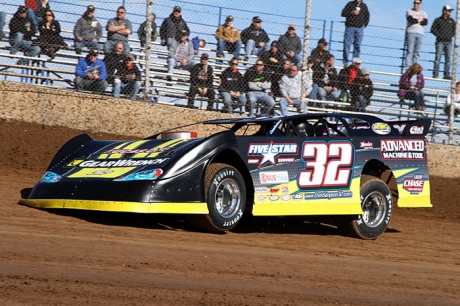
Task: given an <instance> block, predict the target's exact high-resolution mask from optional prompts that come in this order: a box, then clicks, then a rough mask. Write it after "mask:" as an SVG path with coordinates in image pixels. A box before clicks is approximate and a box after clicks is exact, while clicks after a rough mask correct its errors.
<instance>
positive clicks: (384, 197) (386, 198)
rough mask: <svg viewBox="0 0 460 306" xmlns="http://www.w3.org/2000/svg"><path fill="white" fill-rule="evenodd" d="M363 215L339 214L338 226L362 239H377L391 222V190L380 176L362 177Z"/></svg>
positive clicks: (347, 233)
mask: <svg viewBox="0 0 460 306" xmlns="http://www.w3.org/2000/svg"><path fill="white" fill-rule="evenodd" d="M361 207H362V208H363V212H364V213H363V214H362V215H357V216H355V215H353V216H337V217H336V218H335V219H336V223H337V227H338V228H339V229H340V230H341V231H342V232H343V233H345V234H346V235H349V236H352V237H357V238H361V239H376V238H377V237H379V236H380V235H382V234H383V233H384V232H385V230H386V229H387V227H388V225H389V224H390V220H391V216H392V214H393V201H392V196H391V191H390V189H389V188H388V186H387V184H385V183H384V182H383V181H382V180H381V179H379V178H378V177H374V176H370V175H362V177H361Z"/></svg>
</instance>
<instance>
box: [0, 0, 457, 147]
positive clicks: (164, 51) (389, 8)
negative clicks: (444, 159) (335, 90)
mask: <svg viewBox="0 0 460 306" xmlns="http://www.w3.org/2000/svg"><path fill="white" fill-rule="evenodd" d="M34 2H35V3H36V1H34V0H32V1H29V0H26V1H22V0H9V1H1V2H0V11H1V12H4V15H3V16H4V17H5V18H4V19H5V21H6V23H7V24H6V25H5V26H4V28H3V30H4V34H5V37H4V38H3V39H2V41H1V43H0V70H1V71H0V73H1V74H2V75H4V78H5V79H7V80H12V81H23V82H35V83H39V84H45V85H52V86H56V87H64V88H73V86H74V84H73V82H74V72H75V66H76V65H77V62H78V60H79V59H80V58H81V57H84V56H86V55H87V52H88V48H83V53H82V55H78V54H76V50H75V47H74V43H75V42H74V39H75V38H74V33H73V31H74V26H75V24H76V22H77V20H78V19H79V18H80V17H82V15H84V14H85V12H86V10H87V7H88V6H89V5H92V6H94V8H95V10H94V14H95V18H96V19H97V21H98V22H99V23H100V25H101V26H102V29H103V31H102V38H101V39H100V40H99V43H100V48H101V50H104V43H105V42H106V40H107V30H106V26H107V23H108V21H109V20H110V19H112V18H116V17H117V9H118V8H119V7H120V6H123V7H125V8H126V17H125V18H126V19H128V20H129V21H130V22H131V23H132V33H131V34H130V35H129V36H128V37H129V46H130V48H131V51H130V53H131V54H133V55H134V58H135V63H136V65H137V66H138V67H139V68H140V70H141V73H142V85H141V91H140V93H139V95H138V98H141V97H143V98H145V99H146V100H151V101H160V102H165V103H172V104H179V105H187V103H190V101H191V102H192V106H194V107H197V106H198V107H202V106H203V105H207V104H211V105H212V109H213V110H219V111H226V112H228V111H237V109H240V110H241V109H242V110H243V111H244V112H245V113H246V114H248V113H249V114H250V115H254V114H255V113H256V112H258V111H257V107H261V108H262V114H264V113H263V112H264V110H263V109H264V106H267V105H268V106H270V105H271V103H272V102H271V101H273V103H276V104H275V105H276V106H275V114H280V113H281V112H282V109H281V108H280V107H279V105H280V102H281V101H280V99H281V98H282V93H281V92H280V91H279V89H277V88H276V87H277V86H276V85H277V82H278V81H279V79H280V78H281V76H282V75H284V73H285V72H284V71H283V70H282V63H283V60H284V58H283V56H278V55H273V54H271V55H270V54H268V55H267V56H266V57H265V58H264V59H265V60H264V63H263V64H264V65H265V67H264V68H267V66H271V68H270V69H271V70H270V73H271V75H270V79H271V81H272V85H275V86H269V87H268V88H264V87H263V86H262V87H260V86H259V87H260V88H261V90H262V91H265V89H267V90H266V91H267V92H269V93H268V96H269V98H267V97H264V98H260V97H258V98H254V97H251V99H252V100H251V101H248V100H250V99H249V97H248V95H246V99H239V98H238V97H237V96H234V95H232V96H231V97H230V98H228V96H227V97H225V92H228V90H226V89H225V88H223V87H222V80H225V77H228V73H227V74H224V71H226V69H229V70H236V69H233V68H232V66H231V63H232V61H231V59H232V58H233V57H235V55H234V53H235V52H234V51H235V50H233V49H232V48H230V52H229V51H224V52H221V51H219V50H218V47H219V44H218V40H217V39H216V31H217V30H218V29H219V26H221V25H224V24H225V23H226V19H227V17H228V16H232V22H233V23H232V26H233V27H234V29H235V30H237V32H238V34H239V35H240V37H241V33H242V32H243V31H244V30H246V29H250V33H251V34H250V35H249V36H250V37H252V38H254V39H255V41H256V44H257V43H258V41H257V40H259V36H258V35H262V34H261V30H258V28H257V27H258V25H260V27H261V29H263V30H264V31H265V32H266V34H267V36H268V37H267V38H268V40H264V41H263V42H264V43H265V44H264V46H262V45H258V46H259V47H261V48H260V49H262V51H261V52H263V51H269V50H270V48H271V45H272V43H273V42H274V41H278V43H279V42H280V40H281V41H283V40H286V37H285V36H287V35H286V34H287V33H289V32H290V30H289V28H291V27H294V28H295V30H294V32H295V34H296V35H297V36H298V37H299V39H300V42H301V46H300V50H298V49H295V50H287V49H289V48H291V47H292V48H296V46H292V45H290V46H288V47H286V46H285V45H284V46H280V45H278V51H280V50H281V53H282V54H281V55H284V53H285V52H287V51H294V52H298V53H297V54H296V55H297V57H296V56H294V57H293V58H292V59H293V60H294V61H296V60H298V59H299V58H300V63H299V66H300V68H301V69H300V70H304V71H305V70H306V69H307V68H308V67H307V66H308V65H307V56H309V55H311V54H312V52H314V50H315V49H316V48H317V47H318V42H319V41H320V40H321V39H324V40H325V41H327V43H328V44H327V46H326V47H325V49H326V50H327V51H328V52H330V53H331V54H333V55H334V56H335V63H334V66H335V68H336V71H337V73H338V74H339V73H340V71H341V70H342V69H343V68H344V67H345V66H344V65H345V64H347V65H351V64H352V63H351V61H352V58H353V57H354V56H358V53H357V52H356V50H354V49H356V46H355V44H354V43H353V42H351V44H350V47H349V52H348V54H347V57H348V61H345V60H344V59H343V57H344V56H343V53H344V51H343V50H344V41H345V40H346V39H350V38H354V39H355V41H356V40H361V43H360V44H359V46H360V52H359V58H360V59H361V61H362V63H361V67H360V68H361V69H363V68H364V69H366V70H369V71H370V79H371V80H372V82H373V86H374V93H373V95H372V98H371V99H370V105H369V106H367V107H366V109H365V111H366V112H369V113H375V114H379V115H380V116H383V117H386V118H388V119H392V118H398V119H403V118H407V119H411V118H418V117H420V116H428V117H430V118H432V119H433V128H432V131H431V133H430V137H431V141H433V142H446V143H447V142H448V143H457V142H458V139H460V137H458V135H457V134H458V131H459V129H460V122H459V121H458V119H457V117H456V116H455V114H456V110H455V109H454V107H452V108H451V109H447V110H446V111H445V110H444V102H445V101H446V99H447V96H449V95H451V96H452V97H453V98H455V96H454V95H455V82H456V80H457V79H458V75H457V63H458V62H457V54H458V50H457V49H458V47H457V46H458V39H457V38H456V37H457V36H458V34H457V35H456V37H455V40H456V41H457V42H456V43H454V39H452V42H453V43H452V46H453V47H452V51H451V53H450V55H452V56H451V63H452V65H451V68H450V70H449V73H450V75H451V76H452V79H443V78H442V77H443V72H444V64H445V62H444V61H445V56H442V57H441V62H440V71H439V72H438V73H437V74H438V76H437V78H433V74H436V73H435V72H434V71H433V69H434V67H435V56H436V54H435V53H436V51H435V50H436V47H435V45H436V37H435V36H434V35H433V34H432V33H430V30H431V27H432V26H433V23H434V20H435V19H436V18H438V17H440V16H441V15H442V13H443V6H444V5H449V6H451V7H452V8H453V9H454V10H453V11H452V13H451V14H452V16H451V17H452V18H453V20H460V18H459V16H458V14H459V12H458V7H459V5H458V2H457V1H453V0H450V1H446V3H438V2H434V3H433V2H428V1H424V2H422V3H421V10H423V11H424V12H426V14H427V23H426V24H423V25H421V28H422V29H423V31H424V35H423V43H422V44H421V48H420V52H419V57H418V59H417V62H418V63H419V64H420V65H421V66H422V67H423V75H424V77H425V86H424V89H423V91H424V93H425V96H424V105H425V107H424V109H413V108H412V107H413V102H411V100H410V99H403V100H402V99H400V98H399V97H398V90H399V80H400V76H401V74H402V73H404V72H405V71H406V69H407V67H406V57H407V50H408V48H407V47H408V46H407V36H406V29H407V26H408V21H407V20H408V19H407V14H408V12H410V11H411V10H415V8H414V3H413V2H412V1H407V2H400V1H392V0H390V1H385V2H378V3H376V2H375V1H352V2H353V3H352V6H353V10H352V11H355V12H356V11H358V12H359V14H364V12H365V7H366V6H367V8H368V11H369V16H370V18H369V22H368V23H366V27H364V28H360V25H359V24H358V25H355V24H346V21H347V20H348V18H346V17H342V14H343V11H344V9H345V8H346V6H347V5H348V4H349V2H350V1H346V0H343V1H334V2H328V3H325V2H324V1H316V0H308V1H285V2H282V3H281V2H278V1H262V0H254V1H251V2H250V3H248V2H245V1H239V0H238V1H233V2H226V1H212V2H211V1H194V0H189V1H169V0H159V1H148V0H146V1H140V0H138V1H136V0H119V1H80V0H77V1H72V2H68V1H56V0H50V1H49V6H50V8H51V10H52V11H53V12H54V15H55V20H57V21H59V23H60V26H61V36H62V37H63V38H64V41H65V42H66V44H67V47H65V48H62V49H60V50H59V52H57V55H56V57H54V58H53V59H52V60H51V59H49V58H48V57H47V56H44V55H41V56H40V60H39V61H38V63H37V64H36V65H37V66H38V67H36V68H31V67H24V66H22V67H21V66H18V65H16V63H17V60H18V59H20V58H23V56H22V55H21V52H18V53H16V54H10V49H11V45H10V43H9V42H8V35H9V31H8V29H9V24H8V23H9V22H10V20H11V18H12V17H13V14H14V13H15V12H16V11H17V9H18V7H19V6H21V5H25V4H27V5H28V6H30V5H33V3H34ZM415 2H418V0H416V1H415ZM176 6H179V7H180V9H181V11H180V13H181V14H180V15H181V17H182V19H183V20H185V21H186V23H187V26H188V30H189V39H190V40H192V39H194V38H198V40H203V41H205V46H201V47H200V48H198V50H196V51H195V52H194V53H195V54H194V57H193V59H192V60H193V62H194V63H200V62H201V55H202V54H207V55H208V61H207V63H208V65H209V66H210V67H212V69H213V75H214V78H213V80H212V88H211V89H212V90H213V91H214V92H215V95H214V96H210V95H209V94H208V93H206V94H203V92H200V91H199V90H198V88H201V87H198V86H199V85H196V84H201V83H199V82H198V83H197V82H193V81H191V80H190V78H191V77H190V72H189V71H188V70H186V69H178V67H176V65H175V64H177V62H173V66H174V67H173V68H172V69H171V67H168V64H169V63H170V61H169V58H170V57H171V54H169V52H170V51H171V50H170V48H168V47H167V46H165V43H166V42H162V40H164V39H165V38H166V37H162V35H161V33H160V32H161V31H160V28H161V25H162V24H163V22H164V21H165V19H168V18H169V17H170V16H171V15H174V12H173V11H174V8H175V7H176ZM356 6H357V7H359V10H356ZM151 13H154V14H155V24H156V32H157V33H158V35H153V36H148V35H147V36H146V40H147V41H146V43H145V44H144V43H142V41H141V40H140V38H141V37H139V35H138V30H139V28H140V26H141V24H142V23H144V22H145V21H146V20H149V19H150V14H151ZM348 14H349V13H348ZM353 14H354V13H353ZM417 16H418V15H417ZM258 18H259V19H260V20H261V22H260V23H259V22H255V21H257V19H258ZM422 19H423V18H422ZM0 21H1V20H0ZM411 22H412V21H411ZM457 23H458V22H457ZM146 25H147V26H146V27H145V31H149V30H150V29H149V28H150V27H149V26H150V23H148V22H147V23H146ZM0 26H1V24H0ZM154 28H155V27H154ZM226 28H227V27H224V30H222V31H225V30H226ZM349 28H357V30H356V33H357V34H356V35H355V36H353V35H348V37H347V35H345V32H346V29H349ZM457 28H458V26H457ZM154 30H155V29H154ZM145 31H143V32H145ZM232 31H233V29H232ZM230 34H232V35H233V34H234V33H230ZM155 36H156V37H155ZM163 36H164V35H163ZM38 37H39V36H38ZM33 39H36V37H34V38H33ZM149 39H150V40H151V41H150V43H149V41H148V40H149ZM241 39H242V43H241V46H240V47H241V49H240V52H239V54H238V57H239V62H238V66H237V67H238V72H239V73H241V77H242V78H243V79H244V81H245V82H244V85H241V90H240V91H241V92H242V93H244V92H248V91H254V90H255V89H254V88H247V84H248V79H247V78H248V77H249V76H250V77H251V78H252V80H250V81H253V82H252V83H256V82H257V81H256V79H257V78H258V76H257V74H256V75H255V76H254V71H256V70H257V65H255V64H256V63H257V59H258V57H259V56H261V54H262V53H260V54H256V53H254V52H253V53H246V47H247V46H248V43H247V40H248V37H245V36H244V37H241ZM233 45H234V44H232V43H227V44H225V45H224V47H232V46H233ZM235 47H236V46H235ZM256 51H257V50H256ZM175 52H176V53H177V50H176V51H175ZM182 52H183V50H181V51H179V53H180V54H181V55H182ZM219 52H221V54H219ZM174 55H175V54H174ZM221 55H223V57H220V56H221ZM105 56H106V55H105ZM246 57H247V58H246ZM99 58H101V59H103V58H104V55H103V54H102V53H101V55H100V56H99ZM271 59H274V60H276V61H277V62H276V65H275V64H272V63H274V60H271ZM275 70H276V71H275ZM248 72H250V73H248ZM194 73H195V72H194ZM195 74H196V76H198V77H201V78H202V77H203V74H202V73H201V74H200V72H199V71H198V72H197V73H195ZM222 75H224V77H222ZM112 76H113V75H112ZM222 78H224V79H222ZM337 81H338V82H339V81H340V82H346V81H343V79H337ZM308 82H309V81H308V79H307V73H306V72H303V85H302V87H301V89H302V93H301V95H303V94H305V93H306V92H305V90H306V88H307V83H308ZM345 85H346V84H345ZM345 85H344V84H340V83H339V84H338V85H337V87H339V88H340V87H346V86H345ZM200 86H201V85H200ZM227 86H230V85H229V84H228V82H227ZM191 87H194V88H195V89H197V90H194V91H190V88H191ZM272 87H275V88H272ZM107 90H108V92H110V90H111V89H110V87H109V88H108V89H107ZM277 90H278V92H276V91H277ZM339 91H340V93H339V96H338V97H335V96H332V98H331V99H329V100H326V101H323V100H321V96H320V95H315V96H311V95H310V96H309V99H307V100H303V101H302V102H305V103H301V104H300V107H299V109H296V108H295V107H294V108H293V107H292V106H289V105H288V106H289V107H288V112H290V113H292V112H296V111H298V110H300V111H302V109H304V107H305V109H308V111H309V112H315V111H345V112H356V111H357V112H360V111H363V110H362V109H361V110H360V109H356V107H354V106H355V105H354V102H352V103H351V105H350V103H349V102H350V101H349V100H348V99H347V100H346V101H345V102H347V103H343V101H344V99H343V90H342V91H341V90H340V89H339ZM195 94H197V95H196V96H195ZM187 95H189V96H190V95H193V97H191V98H190V99H189V98H188V97H187ZM226 98H227V100H226V101H228V100H229V99H230V101H231V103H230V104H228V103H227V104H226V103H223V102H222V101H223V100H225V99H226ZM254 99H256V102H255V104H254V110H252V109H251V107H250V102H253V100H254ZM270 99H271V100H270ZM210 100H211V101H210ZM218 100H219V101H220V103H216V101H218ZM244 100H246V101H244ZM208 102H209V103H208ZM211 102H212V103H211ZM243 102H245V103H246V108H244V105H242V104H245V103H243ZM452 105H455V104H452ZM259 111H260V110H259Z"/></svg>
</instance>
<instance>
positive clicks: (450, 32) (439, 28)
mask: <svg viewBox="0 0 460 306" xmlns="http://www.w3.org/2000/svg"><path fill="white" fill-rule="evenodd" d="M452 10H453V8H451V7H450V6H448V5H445V6H444V7H443V8H442V15H441V17H438V18H436V19H435V20H434V22H433V25H432V26H431V33H433V35H434V36H436V56H435V59H434V68H433V78H437V77H438V73H439V65H440V64H441V56H442V54H443V53H444V58H445V61H444V79H446V80H452V76H451V75H450V65H451V62H450V56H451V54H452V38H453V37H454V36H455V20H453V19H452V18H451V17H450V13H451V12H452Z"/></svg>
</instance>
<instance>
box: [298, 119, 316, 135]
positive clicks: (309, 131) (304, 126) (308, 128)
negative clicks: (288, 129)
mask: <svg viewBox="0 0 460 306" xmlns="http://www.w3.org/2000/svg"><path fill="white" fill-rule="evenodd" d="M295 129H296V131H297V135H298V136H301V137H306V136H313V133H314V128H313V125H312V124H311V123H308V122H300V123H299V124H297V125H296V126H295Z"/></svg>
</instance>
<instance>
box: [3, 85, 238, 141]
mask: <svg viewBox="0 0 460 306" xmlns="http://www.w3.org/2000/svg"><path fill="white" fill-rule="evenodd" d="M230 117H232V116H231V115H229V114H222V113H219V112H208V111H203V110H194V109H188V108H184V107H176V106H172V105H165V104H158V103H152V102H145V101H131V100H128V99H115V98H113V97H110V96H101V95H94V94H87V93H77V92H75V91H74V90H71V89H55V88H49V87H44V86H37V85H33V84H27V83H15V82H6V81H0V118H5V119H15V120H21V121H26V122H35V123H39V124H44V125H51V126H65V127H69V128H74V129H79V130H88V131H98V132H106V133H112V134H119V135H126V136H136V137H140V138H142V137H146V136H149V135H152V134H155V133H157V132H160V131H163V130H167V129H170V128H174V127H177V126H182V125H186V124H191V123H195V122H201V121H204V120H210V119H219V118H230ZM233 117H235V116H233ZM236 117H238V116H236ZM215 128H216V127H215V126H214V125H213V126H203V125H198V126H195V127H193V128H187V129H188V130H194V131H197V132H198V135H199V137H202V136H207V135H210V134H212V133H215V132H216V130H215Z"/></svg>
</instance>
